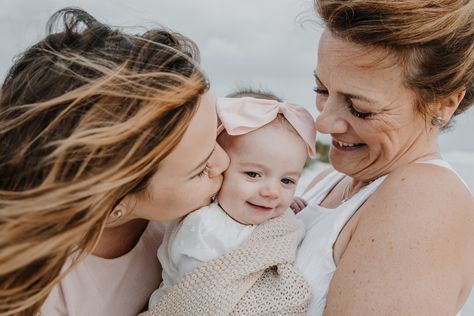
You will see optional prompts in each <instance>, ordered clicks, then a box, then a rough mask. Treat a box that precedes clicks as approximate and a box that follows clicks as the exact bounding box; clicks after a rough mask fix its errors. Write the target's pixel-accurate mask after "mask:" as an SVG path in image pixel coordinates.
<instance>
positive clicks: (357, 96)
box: [313, 70, 378, 104]
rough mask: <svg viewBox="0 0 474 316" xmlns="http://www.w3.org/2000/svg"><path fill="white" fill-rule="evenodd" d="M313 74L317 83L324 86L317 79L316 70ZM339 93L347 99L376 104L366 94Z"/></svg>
mask: <svg viewBox="0 0 474 316" xmlns="http://www.w3.org/2000/svg"><path fill="white" fill-rule="evenodd" d="M313 75H314V78H315V79H316V82H317V83H318V84H321V85H323V86H326V85H325V84H324V83H323V82H322V81H321V79H319V77H318V75H317V73H316V70H314V71H313ZM339 93H340V94H341V95H343V96H345V97H347V98H349V99H353V100H360V101H364V102H367V103H370V104H378V102H376V101H375V100H372V99H370V98H368V97H366V96H363V95H360V94H354V93H348V92H342V91H341V92H339Z"/></svg>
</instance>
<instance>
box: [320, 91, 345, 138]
mask: <svg viewBox="0 0 474 316" xmlns="http://www.w3.org/2000/svg"><path fill="white" fill-rule="evenodd" d="M318 110H319V111H320V113H319V115H317V116H316V120H315V126H316V130H317V131H318V132H320V133H323V134H342V133H345V132H346V131H347V129H348V122H347V120H346V115H347V113H344V111H345V107H341V106H340V105H339V106H338V104H335V103H334V101H332V100H330V99H328V100H326V102H324V105H318Z"/></svg>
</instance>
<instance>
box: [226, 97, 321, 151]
mask: <svg viewBox="0 0 474 316" xmlns="http://www.w3.org/2000/svg"><path fill="white" fill-rule="evenodd" d="M278 113H281V114H283V116H284V117H285V118H286V120H287V121H288V122H289V123H290V124H291V126H293V127H294V129H295V130H296V131H297V132H298V135H300V136H301V138H302V139H303V141H304V142H305V143H306V148H307V150H308V155H309V156H310V157H312V158H314V157H315V156H316V153H315V149H314V146H315V143H316V128H315V127H314V119H313V117H312V116H311V114H310V113H309V112H308V110H306V109H305V108H303V107H301V106H298V105H295V104H291V103H286V102H278V101H274V100H266V99H256V98H251V97H244V98H218V99H217V114H218V115H219V118H220V119H221V121H222V125H221V126H220V127H219V129H218V133H220V132H222V130H223V128H225V130H226V132H227V134H229V135H243V134H246V133H249V132H251V131H254V130H256V129H258V128H260V127H262V126H264V125H266V124H268V123H270V122H271V121H273V120H274V119H275V118H276V117H277V115H278Z"/></svg>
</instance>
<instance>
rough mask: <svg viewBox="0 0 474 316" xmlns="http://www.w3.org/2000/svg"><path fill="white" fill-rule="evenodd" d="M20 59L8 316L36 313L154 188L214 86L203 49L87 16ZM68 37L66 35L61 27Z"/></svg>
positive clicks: (10, 149) (6, 89)
mask: <svg viewBox="0 0 474 316" xmlns="http://www.w3.org/2000/svg"><path fill="white" fill-rule="evenodd" d="M48 25H49V30H50V35H48V36H47V37H46V38H45V39H44V40H42V41H40V42H39V43H37V44H36V45H34V46H33V47H31V48H30V49H28V50H27V51H26V52H25V53H23V54H22V55H21V56H20V57H19V58H18V59H17V61H16V63H15V64H14V66H13V67H12V68H11V70H10V72H9V73H8V75H7V77H6V79H5V82H4V84H3V86H2V89H1V95H0V156H1V162H0V175H1V176H0V314H1V315H31V314H34V313H35V312H36V311H38V310H39V308H40V307H41V305H42V303H43V302H44V300H45V299H46V297H47V295H48V294H49V292H50V291H51V289H52V288H53V286H54V285H55V284H57V283H58V282H59V281H60V280H61V278H62V277H63V276H64V274H65V273H67V270H66V271H62V268H63V265H64V263H65V261H66V259H67V258H68V257H69V256H70V255H71V254H72V253H74V252H78V253H79V254H80V255H79V256H78V258H77V261H76V263H77V262H78V261H79V260H81V259H82V258H83V257H84V256H85V255H87V254H88V253H90V252H91V251H92V249H93V248H94V246H95V244H96V243H97V242H98V239H99V237H100V235H101V232H102V231H103V229H104V225H105V222H106V220H107V217H108V215H109V213H110V212H111V210H112V209H113V208H114V206H115V205H117V203H118V202H119V201H120V200H121V199H122V198H123V197H124V196H125V195H126V194H128V193H132V192H138V191H140V190H144V189H145V188H146V184H147V181H148V179H149V178H150V176H151V175H152V174H153V173H154V172H155V171H156V170H157V168H158V166H159V164H160V161H161V160H162V159H163V158H164V157H166V156H167V155H168V154H169V153H170V152H171V151H172V150H173V149H174V147H175V146H176V145H177V144H178V143H179V141H180V139H181V138H182V136H183V133H184V132H185V130H186V128H187V127H188V125H189V122H190V120H191V119H192V117H193V115H194V113H195V111H196V108H197V104H198V99H199V97H200V95H202V94H203V93H204V92H205V91H206V90H207V88H208V87H207V81H206V79H205V77H204V75H203V74H202V73H201V71H200V70H199V68H198V66H197V63H198V58H199V56H198V50H197V48H196V46H195V44H194V43H193V42H192V41H190V40H189V39H187V38H185V37H183V36H182V35H180V34H177V33H173V32H170V31H167V30H164V29H159V30H150V31H147V32H146V33H144V34H142V35H127V34H125V33H123V32H121V31H119V30H114V29H112V28H110V27H108V26H106V25H104V24H101V23H99V22H98V21H97V20H95V19H94V18H93V17H92V16H90V15H89V14H88V13H86V12H84V11H82V10H79V9H71V8H67V9H63V10H61V11H58V12H57V13H55V14H54V15H53V16H52V18H51V19H50V21H49V22H48ZM58 25H59V26H61V27H62V28H61V30H60V31H57V32H55V31H54V30H55V28H57V27H58Z"/></svg>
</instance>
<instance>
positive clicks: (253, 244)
mask: <svg viewBox="0 0 474 316" xmlns="http://www.w3.org/2000/svg"><path fill="white" fill-rule="evenodd" d="M303 235H304V225H303V223H302V222H301V221H299V220H298V219H296V217H295V215H294V214H293V213H292V212H290V211H288V212H287V213H285V214H283V215H282V216H280V217H277V218H274V219H271V220H269V221H267V222H265V223H263V224H261V225H258V226H257V227H256V229H255V230H254V232H253V233H252V235H251V236H250V238H249V239H248V240H247V241H245V242H244V243H243V244H242V246H241V247H240V248H239V249H237V250H235V251H232V252H230V253H227V254H224V255H222V256H220V257H218V258H216V259H214V260H212V261H210V262H208V263H207V264H205V265H203V266H201V267H199V268H197V269H195V270H193V271H191V272H190V273H188V274H186V275H185V276H184V277H183V278H182V279H181V280H180V281H179V282H178V283H176V284H175V285H174V286H173V287H172V288H170V290H169V292H168V293H167V294H166V295H164V296H163V297H161V298H160V300H159V301H158V303H157V304H156V305H155V307H154V308H153V309H152V310H150V311H148V312H146V313H142V314H140V315H148V316H149V315H183V316H186V315H193V316H199V315H216V316H217V315H305V314H306V312H307V308H308V305H309V302H310V298H311V295H310V288H309V286H308V284H307V283H306V281H305V280H304V279H303V277H302V276H301V275H300V273H299V272H298V271H297V269H296V268H295V267H294V265H293V263H294V260H295V253H296V248H297V246H298V244H299V243H300V241H301V240H302V238H303Z"/></svg>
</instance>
